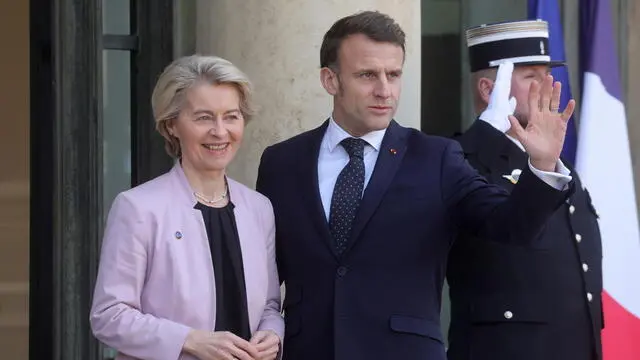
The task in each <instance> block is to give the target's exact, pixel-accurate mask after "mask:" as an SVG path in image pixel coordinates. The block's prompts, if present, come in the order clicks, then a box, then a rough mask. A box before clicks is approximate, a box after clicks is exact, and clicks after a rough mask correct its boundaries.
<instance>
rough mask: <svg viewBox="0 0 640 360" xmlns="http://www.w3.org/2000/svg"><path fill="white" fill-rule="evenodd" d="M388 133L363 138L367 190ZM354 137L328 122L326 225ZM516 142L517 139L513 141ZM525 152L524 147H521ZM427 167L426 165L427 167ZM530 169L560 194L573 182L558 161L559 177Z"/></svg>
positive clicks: (323, 150) (323, 170) (321, 177)
mask: <svg viewBox="0 0 640 360" xmlns="http://www.w3.org/2000/svg"><path fill="white" fill-rule="evenodd" d="M386 131H387V130H386V129H383V130H376V131H372V132H370V133H367V134H366V135H364V136H362V137H360V139H362V140H364V141H365V142H366V143H367V145H365V147H364V187H363V192H364V189H366V188H367V184H368V183H369V180H370V179H371V174H372V173H373V169H374V167H375V165H376V161H377V160H378V154H380V146H381V145H382V139H383V138H384V135H385V133H386ZM348 137H351V135H349V133H347V132H346V131H345V130H344V129H342V128H341V127H340V126H339V125H338V124H337V123H336V122H335V121H334V120H333V117H331V118H330V119H329V125H328V126H327V130H326V132H325V133H324V137H323V138H322V143H321V144H320V154H319V156H318V185H319V190H320V198H321V200H322V207H323V208H324V213H325V216H326V219H327V221H329V212H330V210H331V197H332V196H333V188H334V186H335V185H336V181H337V180H338V175H340V172H341V171H342V169H343V168H344V167H345V166H346V165H347V164H348V163H349V154H348V153H347V151H346V150H345V149H344V148H343V147H342V146H340V142H341V141H342V140H344V139H346V138H348ZM514 140H515V139H514ZM519 146H520V148H522V145H519ZM425 166H427V164H425ZM529 168H530V169H531V171H533V173H534V174H535V175H536V176H538V177H539V178H540V179H541V180H542V181H544V182H545V183H547V184H548V185H550V186H552V187H554V188H555V189H558V190H561V189H563V188H565V186H566V185H567V184H568V183H569V182H570V181H571V176H569V174H570V172H569V170H568V169H567V168H566V167H565V166H564V164H562V162H561V161H560V160H558V167H557V169H558V173H552V172H546V171H540V170H538V169H535V168H534V167H533V166H532V165H531V162H530V161H529Z"/></svg>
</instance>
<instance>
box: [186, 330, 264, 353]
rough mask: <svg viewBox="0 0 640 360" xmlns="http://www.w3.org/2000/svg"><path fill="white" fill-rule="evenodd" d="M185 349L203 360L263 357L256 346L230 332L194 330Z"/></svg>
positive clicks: (188, 337)
mask: <svg viewBox="0 0 640 360" xmlns="http://www.w3.org/2000/svg"><path fill="white" fill-rule="evenodd" d="M183 349H184V351H185V352H187V353H189V354H191V355H194V356H195V357H197V358H198V359H201V360H233V359H240V360H256V359H260V357H259V356H261V355H260V353H259V352H258V350H257V349H256V346H254V345H253V344H251V343H249V342H248V341H246V340H244V339H242V338H240V337H238V336H236V335H234V334H232V333H230V332H228V331H216V332H209V331H202V330H193V331H191V332H190V333H189V335H188V336H187V340H186V341H185V343H184V346H183Z"/></svg>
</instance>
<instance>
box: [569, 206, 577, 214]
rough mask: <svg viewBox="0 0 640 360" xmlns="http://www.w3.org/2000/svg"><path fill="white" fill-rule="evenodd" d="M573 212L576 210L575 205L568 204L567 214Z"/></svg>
mask: <svg viewBox="0 0 640 360" xmlns="http://www.w3.org/2000/svg"><path fill="white" fill-rule="evenodd" d="M574 212H576V207H575V206H573V205H571V206H569V214H573V213H574Z"/></svg>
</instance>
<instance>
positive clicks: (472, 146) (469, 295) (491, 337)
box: [447, 120, 604, 360]
mask: <svg viewBox="0 0 640 360" xmlns="http://www.w3.org/2000/svg"><path fill="white" fill-rule="evenodd" d="M456 139H457V140H458V141H459V142H460V144H461V145H462V148H463V150H464V153H465V156H466V158H467V160H468V161H469V162H470V164H471V165H472V166H473V167H475V168H476V169H478V171H479V172H480V173H481V174H482V175H484V176H485V177H486V178H487V180H488V181H489V182H491V183H495V184H499V185H501V186H503V187H504V188H505V189H507V190H508V191H510V190H511V189H512V188H513V186H514V184H513V180H515V179H514V177H510V176H509V175H511V174H512V173H513V170H516V169H520V170H524V169H525V167H527V166H528V156H527V155H526V153H525V152H523V151H522V150H521V149H520V148H519V147H518V146H517V145H516V144H515V143H514V142H513V141H511V140H510V139H509V138H507V137H506V136H505V135H504V134H503V133H502V132H500V131H498V130H496V129H495V128H494V127H492V126H491V125H490V124H488V123H486V122H485V121H482V120H476V121H475V123H474V124H473V125H472V126H471V127H470V128H469V130H468V131H467V132H466V133H464V134H463V135H461V136H458V137H456ZM564 163H565V165H566V166H567V167H569V168H570V170H571V176H572V177H573V179H574V181H575V191H574V192H573V194H572V195H571V197H570V198H569V199H568V200H567V202H566V204H565V205H563V206H562V207H561V208H560V209H559V210H557V211H556V213H555V214H554V215H553V216H552V218H551V219H550V220H549V222H548V223H547V224H546V226H545V228H544V230H543V231H542V233H541V234H540V236H539V239H538V241H537V242H535V243H534V245H533V246H517V245H508V244H506V243H504V242H502V243H501V242H499V241H495V242H487V241H476V239H474V237H473V235H470V234H465V233H464V232H463V233H462V234H461V236H459V237H458V238H457V239H456V241H455V242H454V245H453V248H452V251H451V253H450V257H449V261H448V265H447V277H448V281H449V286H450V297H451V326H450V329H449V343H450V346H449V349H448V358H449V359H450V360H472V359H473V360H485V359H486V360H489V359H491V360H514V359H518V360H529V359H530V360H543V359H544V360H568V359H571V360H582V359H589V360H591V359H601V346H600V331H601V329H602V328H603V327H604V324H603V316H602V302H601V291H602V271H601V268H602V246H601V240H600V230H599V228H598V222H597V217H598V215H597V212H596V210H595V208H594V206H593V204H592V202H591V198H590V196H589V193H588V191H587V190H585V189H583V185H582V183H581V182H580V180H579V178H578V175H577V174H576V173H575V172H574V171H573V169H571V167H570V164H567V163H566V162H564Z"/></svg>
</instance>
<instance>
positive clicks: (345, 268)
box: [338, 266, 347, 277]
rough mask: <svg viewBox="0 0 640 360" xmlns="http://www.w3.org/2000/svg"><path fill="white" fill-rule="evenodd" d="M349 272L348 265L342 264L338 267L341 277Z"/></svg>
mask: <svg viewBox="0 0 640 360" xmlns="http://www.w3.org/2000/svg"><path fill="white" fill-rule="evenodd" d="M346 274H347V267H346V266H340V267H339V268H338V276H339V277H343V276H345V275H346Z"/></svg>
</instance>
